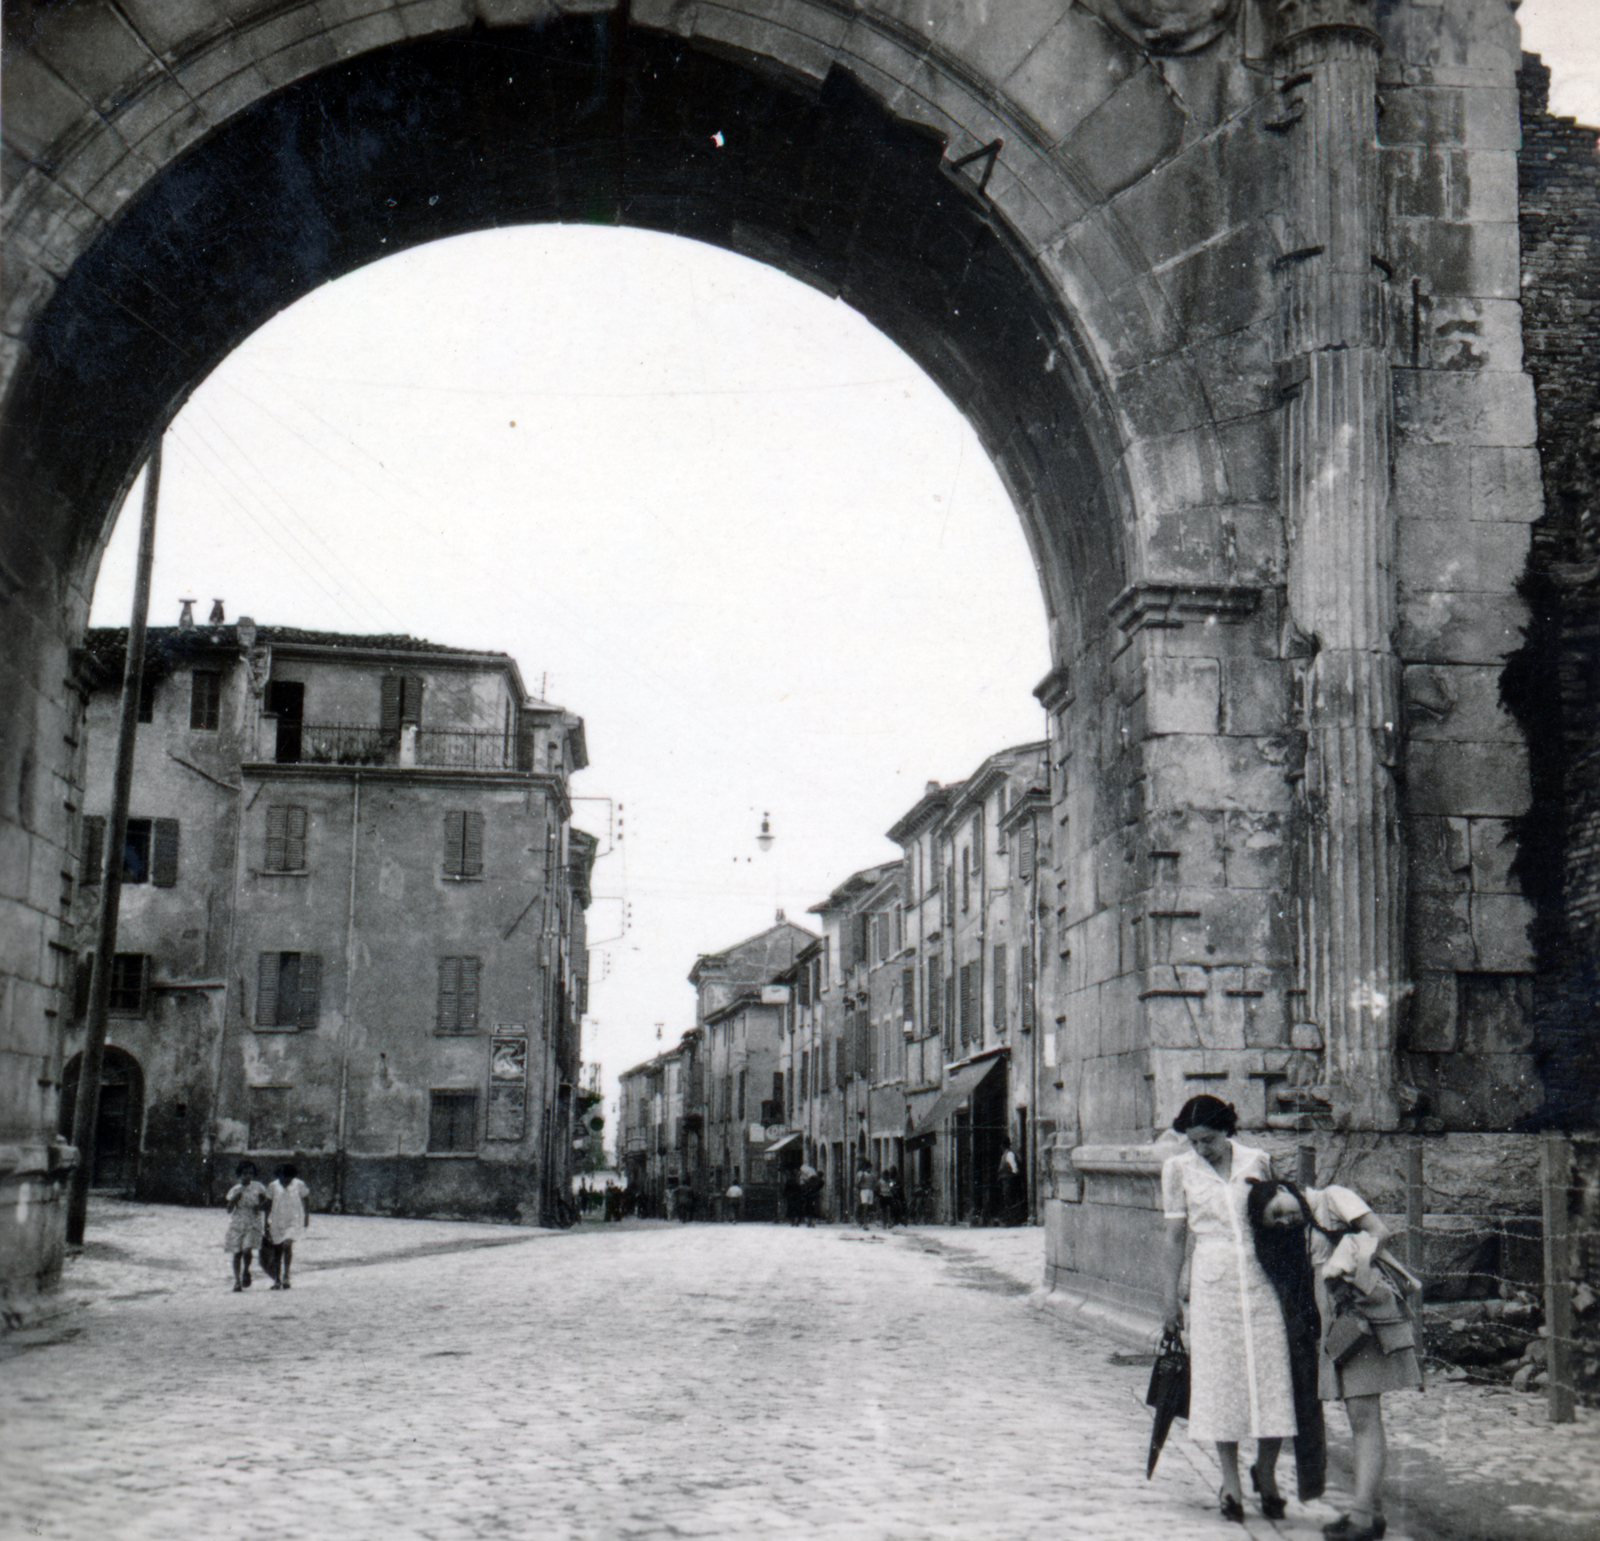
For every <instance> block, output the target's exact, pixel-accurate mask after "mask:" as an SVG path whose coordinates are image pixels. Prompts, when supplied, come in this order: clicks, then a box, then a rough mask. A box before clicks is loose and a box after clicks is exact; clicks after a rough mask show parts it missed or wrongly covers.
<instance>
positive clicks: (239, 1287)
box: [233, 1284, 244, 1295]
mask: <svg viewBox="0 0 1600 1541" xmlns="http://www.w3.org/2000/svg"><path fill="white" fill-rule="evenodd" d="M243 1289H244V1285H242V1284H235V1285H234V1286H233V1292H234V1294H235V1295H237V1294H238V1293H239V1292H240V1291H241V1290H243Z"/></svg>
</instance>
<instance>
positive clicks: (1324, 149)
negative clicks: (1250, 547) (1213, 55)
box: [1279, 0, 1404, 1129]
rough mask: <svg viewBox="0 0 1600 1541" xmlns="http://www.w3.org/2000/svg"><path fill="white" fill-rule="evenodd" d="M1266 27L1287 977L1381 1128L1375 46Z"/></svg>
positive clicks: (1389, 582)
mask: <svg viewBox="0 0 1600 1541" xmlns="http://www.w3.org/2000/svg"><path fill="white" fill-rule="evenodd" d="M1281 19H1282V22H1283V31H1282V34H1281V41H1280V52H1279V68H1280V76H1279V78H1280V80H1281V82H1282V90H1283V95H1284V98H1285V100H1284V108H1283V118H1282V119H1281V120H1280V123H1281V124H1282V127H1283V132H1284V133H1285V134H1286V136H1287V139H1288V144H1289V151H1290V176H1289V189H1290V190H1289V200H1288V209H1287V216H1288V219H1287V224H1288V230H1289V241H1288V243H1287V250H1286V251H1285V253H1284V255H1283V257H1282V258H1281V259H1280V262H1281V265H1282V270H1283V274H1284V280H1285V282H1284V352H1283V359H1282V364H1281V368H1282V371H1283V378H1284V384H1285V389H1286V394H1287V396H1288V399H1287V401H1286V403H1285V407H1284V460H1283V475H1284V483H1283V486H1284V491H1283V497H1284V511H1285V523H1286V528H1287V532H1288V541H1289V595H1288V597H1289V611H1290V617H1291V619H1292V621H1293V623H1294V625H1295V627H1296V629H1297V630H1298V632H1299V633H1300V637H1301V643H1300V651H1301V652H1302V654H1303V655H1305V661H1304V663H1303V665H1302V667H1303V671H1304V674H1303V679H1302V685H1303V692H1304V695H1303V701H1304V719H1303V720H1304V727H1305V730H1306V767H1305V781H1304V806H1303V810H1302V812H1303V821H1302V836H1301V838H1302V840H1303V841H1304V848H1303V850H1302V852H1301V861H1300V862H1299V872H1300V890H1301V891H1300V893H1299V894H1298V895H1297V899H1298V910H1299V943H1300V970H1301V981H1300V983H1301V986H1302V987H1303V989H1304V991H1305V994H1304V997H1303V999H1304V1001H1305V1006H1304V1017H1305V1019H1306V1020H1307V1021H1309V1022H1311V1023H1314V1024H1315V1025H1316V1027H1317V1028H1318V1029H1320V1031H1321V1033H1322V1037H1323V1044H1324V1050H1323V1053H1324V1067H1323V1081H1324V1083H1325V1087H1326V1091H1327V1094H1328V1095H1329V1097H1330V1098H1331V1102H1332V1108H1333V1112H1334V1115H1335V1118H1336V1120H1337V1122H1338V1123H1339V1124H1340V1125H1341V1126H1343V1127H1347V1128H1356V1129H1381V1128H1392V1127H1393V1126H1394V1123H1395V1119H1396V1116H1397V1111H1398V1110H1397V1105H1396V1100H1395V1083H1396V1072H1395V1055H1394V1050H1395V1037H1396V1027H1397V1023H1398V1016H1399V1006H1400V1000H1401V984H1402V980H1403V978H1404V960H1403V956H1402V950H1401V949H1402V934H1401V923H1402V903H1403V897H1402V879H1403V870H1402V850H1401V845H1400V828H1399V816H1398V814H1399V810H1398V802H1397V792H1396V786H1395V765H1396V761H1397V754H1398V748H1399V740H1398V726H1399V721H1400V718H1399V692H1400V664H1399V660H1398V658H1397V656H1396V654H1395V652H1394V648H1393V643H1392V640H1391V639H1392V636H1393V633H1394V628H1395V588H1394V545H1395V535H1394V521H1393V517H1392V514H1391V511H1390V507H1389V425H1390V418H1391V414H1392V409H1393V408H1392V401H1393V397H1392V390H1391V384H1390V378H1389V361H1388V356H1387V352H1386V348H1385V338H1384V315H1383V310H1384V289H1383V282H1384V280H1383V271H1384V270H1383V265H1382V258H1381V253H1382V236H1383V231H1382V214H1381V207H1382V205H1381V199H1380V188H1379V167H1378V155H1377V144H1376V124H1377V63H1378V52H1379V46H1380V45H1379V39H1378V36H1377V33H1376V32H1375V31H1374V30H1373V25H1372V4H1371V0H1287V3H1286V4H1284V5H1283V6H1282V9H1281Z"/></svg>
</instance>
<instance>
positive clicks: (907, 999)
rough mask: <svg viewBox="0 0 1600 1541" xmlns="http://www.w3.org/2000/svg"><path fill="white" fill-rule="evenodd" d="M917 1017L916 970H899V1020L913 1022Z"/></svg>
mask: <svg viewBox="0 0 1600 1541" xmlns="http://www.w3.org/2000/svg"><path fill="white" fill-rule="evenodd" d="M916 1019H917V971H916V970H915V969H913V968H903V969H901V970H900V1020H901V1022H915V1021H916Z"/></svg>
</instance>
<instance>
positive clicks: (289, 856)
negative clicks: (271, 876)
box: [263, 805, 306, 872]
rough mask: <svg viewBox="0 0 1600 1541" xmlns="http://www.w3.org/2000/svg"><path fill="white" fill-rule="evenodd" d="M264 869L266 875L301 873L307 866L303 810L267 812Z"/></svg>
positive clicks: (282, 809)
mask: <svg viewBox="0 0 1600 1541" xmlns="http://www.w3.org/2000/svg"><path fill="white" fill-rule="evenodd" d="M263 866H264V868H265V870H266V871H268V872H304V871H305V867H306V810H305V809H304V808H299V807H295V806H292V805H291V806H289V807H284V808H268V809H267V850H266V859H265V861H264V862H263Z"/></svg>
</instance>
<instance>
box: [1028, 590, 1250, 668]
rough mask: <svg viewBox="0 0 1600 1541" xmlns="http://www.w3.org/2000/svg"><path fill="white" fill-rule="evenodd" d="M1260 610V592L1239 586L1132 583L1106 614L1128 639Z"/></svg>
mask: <svg viewBox="0 0 1600 1541" xmlns="http://www.w3.org/2000/svg"><path fill="white" fill-rule="evenodd" d="M1260 608H1261V590H1260V589H1258V588H1250V587H1247V586H1245V585H1242V584H1222V583H1216V584H1171V583H1134V584H1130V585H1129V586H1128V587H1127V588H1125V589H1124V590H1123V591H1122V592H1121V593H1120V594H1119V595H1118V596H1117V597H1116V598H1115V599H1114V600H1112V602H1111V604H1110V606H1109V607H1108V608H1107V614H1108V615H1110V617H1111V619H1112V621H1113V622H1114V623H1115V624H1116V625H1117V626H1119V627H1120V628H1121V629H1122V630H1123V631H1125V632H1127V633H1128V634H1129V635H1130V636H1131V635H1132V634H1133V633H1134V632H1136V631H1144V630H1146V629H1152V630H1158V629H1159V630H1175V629H1176V628H1178V627H1181V626H1186V625H1195V624H1201V625H1205V624H1209V623H1212V622H1216V621H1228V622H1237V621H1243V620H1247V619H1249V617H1250V616H1252V615H1254V614H1255V613H1256V611H1257V610H1259V609H1260ZM1037 693H1038V692H1037V691H1036V692H1035V694H1037Z"/></svg>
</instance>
